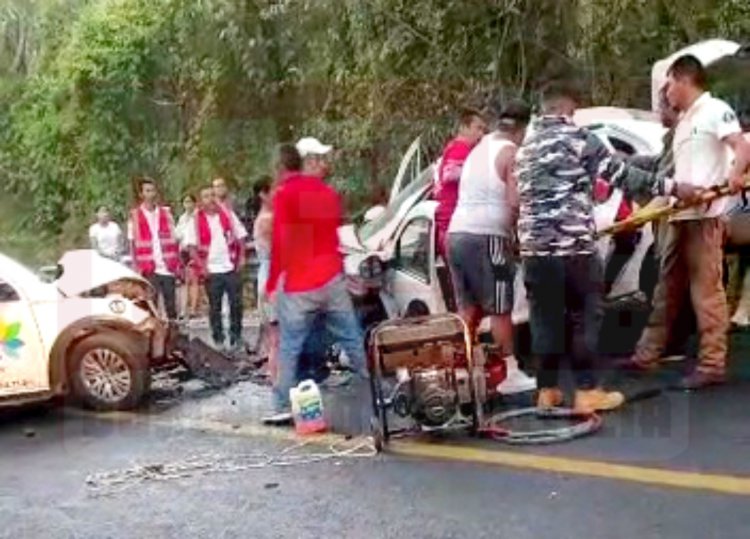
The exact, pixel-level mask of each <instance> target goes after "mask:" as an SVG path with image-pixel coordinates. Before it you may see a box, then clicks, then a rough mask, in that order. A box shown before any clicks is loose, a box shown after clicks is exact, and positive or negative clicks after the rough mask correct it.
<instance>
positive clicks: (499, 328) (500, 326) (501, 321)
mask: <svg viewBox="0 0 750 539" xmlns="http://www.w3.org/2000/svg"><path fill="white" fill-rule="evenodd" d="M490 332H491V333H492V339H493V340H494V341H495V345H497V346H499V347H500V350H501V352H502V354H503V356H510V355H513V321H512V319H511V315H510V314H500V315H496V316H491V317H490Z"/></svg>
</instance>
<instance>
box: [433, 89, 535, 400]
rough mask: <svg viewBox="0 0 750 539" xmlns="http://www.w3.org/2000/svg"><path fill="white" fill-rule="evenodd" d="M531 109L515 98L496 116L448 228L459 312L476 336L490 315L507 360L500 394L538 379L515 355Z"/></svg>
mask: <svg viewBox="0 0 750 539" xmlns="http://www.w3.org/2000/svg"><path fill="white" fill-rule="evenodd" d="M530 115H531V113H530V109H529V107H528V106H526V105H525V104H523V103H519V102H514V103H511V104H509V105H507V106H506V107H504V108H503V109H502V110H501V111H500V112H499V113H498V114H497V115H496V117H497V120H496V123H497V127H496V129H495V130H494V131H493V132H492V133H490V134H488V135H486V136H485V137H483V138H482V140H481V141H480V142H479V144H477V146H476V147H475V148H474V149H473V150H472V152H471V153H470V154H469V157H468V158H467V159H466V162H465V163H464V167H463V170H462V172H461V180H460V182H459V188H458V189H459V190H458V203H457V204H456V210H455V212H454V213H453V217H452V219H451V223H450V226H449V227H448V265H449V267H450V270H451V276H452V279H453V287H454V290H455V293H456V303H457V305H458V312H459V314H460V316H461V317H462V318H463V319H464V321H465V322H466V325H467V326H468V328H469V331H470V332H471V334H472V338H475V337H476V332H477V328H478V326H479V323H480V321H481V320H482V318H483V317H485V316H488V317H489V319H490V330H491V332H492V337H493V340H494V341H495V344H496V345H497V346H499V347H500V349H501V353H502V354H503V357H504V358H505V361H506V366H507V373H508V375H507V377H506V379H505V380H504V381H503V382H502V383H501V384H500V385H499V386H498V388H497V389H498V391H499V392H500V393H506V394H508V393H519V392H523V391H530V390H533V389H535V387H536V381H535V380H534V379H533V378H529V377H528V376H526V374H525V373H523V372H522V371H521V370H520V369H519V368H518V363H517V361H516V359H515V357H513V322H512V320H511V314H512V311H513V282H514V276H515V263H514V261H513V249H512V242H513V237H514V232H513V231H514V223H515V220H516V214H517V208H518V202H517V201H518V194H517V190H516V185H515V176H514V173H513V167H514V162H515V153H516V148H517V145H518V144H520V142H521V141H522V140H523V136H524V133H525V130H526V126H527V125H528V123H529V118H530Z"/></svg>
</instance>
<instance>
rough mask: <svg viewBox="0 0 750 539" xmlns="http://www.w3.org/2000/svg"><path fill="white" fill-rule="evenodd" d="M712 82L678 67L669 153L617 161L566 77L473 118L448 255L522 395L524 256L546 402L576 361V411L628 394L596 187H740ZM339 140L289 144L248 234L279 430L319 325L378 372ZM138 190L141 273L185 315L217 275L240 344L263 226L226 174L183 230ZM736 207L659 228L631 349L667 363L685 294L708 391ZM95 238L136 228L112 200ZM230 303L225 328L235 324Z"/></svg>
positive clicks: (470, 311)
mask: <svg viewBox="0 0 750 539" xmlns="http://www.w3.org/2000/svg"><path fill="white" fill-rule="evenodd" d="M705 88H706V80H705V71H704V69H703V67H702V65H701V64H700V62H699V61H698V60H697V59H696V58H694V57H692V56H684V57H681V58H679V59H678V60H677V61H675V62H674V64H673V65H672V67H671V69H670V70H669V74H668V82H667V85H666V87H665V88H664V89H663V90H662V105H661V108H662V111H661V112H662V119H663V122H664V124H665V127H667V128H668V133H667V135H666V136H665V140H664V143H665V144H664V152H663V153H662V155H660V156H655V157H654V158H652V159H646V160H643V159H641V160H635V159H634V160H628V159H626V158H623V157H622V156H618V155H616V154H615V153H614V152H613V151H612V150H611V149H610V148H609V147H607V146H606V145H605V144H604V143H603V142H602V141H601V140H600V139H599V138H598V137H596V136H595V135H593V134H591V133H590V132H589V131H588V130H586V129H584V128H580V127H577V126H576V125H575V124H574V123H573V121H572V118H573V115H574V112H575V110H576V107H577V106H578V103H579V98H578V95H577V93H576V91H575V90H573V88H572V86H570V85H567V84H564V83H553V84H550V85H548V86H547V87H546V88H545V89H544V91H543V96H542V100H541V104H540V105H541V113H540V114H539V116H538V117H536V118H535V119H533V121H532V118H531V109H530V107H529V106H528V105H527V104H525V103H523V102H520V101H513V102H510V103H505V104H504V105H503V106H500V107H497V108H496V109H492V110H490V111H489V112H486V111H479V110H474V109H468V110H466V111H464V113H463V114H462V115H461V118H460V121H459V129H458V132H457V134H456V137H455V138H454V139H453V140H451V141H450V142H449V143H448V144H447V146H446V147H445V150H444V153H443V156H442V159H441V160H440V164H439V167H438V171H437V174H436V178H435V189H434V197H435V199H436V200H437V202H438V207H437V211H436V227H437V231H436V232H437V233H436V241H437V246H436V247H437V249H436V252H437V253H438V255H439V256H442V257H443V258H444V260H446V261H447V264H448V268H449V271H450V275H451V282H452V285H453V291H454V294H455V296H456V303H457V308H458V312H459V314H460V316H461V317H462V318H463V319H464V320H465V321H466V324H467V327H468V328H469V329H470V331H471V332H472V333H475V332H476V331H477V328H478V325H479V322H480V320H481V319H482V318H484V317H489V320H490V328H491V333H492V336H493V339H494V341H495V343H496V344H497V345H498V346H499V347H500V349H501V350H502V353H503V355H504V357H505V358H506V363H507V367H508V369H507V372H508V375H507V377H506V380H505V382H504V384H505V386H506V387H505V388H504V389H505V390H507V391H508V392H511V393H512V392H515V391H524V390H528V389H530V388H532V387H535V386H536V385H537V384H536V382H535V381H534V380H533V379H530V378H529V377H528V376H527V375H526V374H525V373H524V372H523V371H522V370H520V369H519V367H518V364H517V362H516V360H515V358H514V357H513V355H512V351H513V348H514V347H513V330H512V321H511V311H512V309H513V305H514V297H513V296H514V280H515V275H516V271H517V268H518V266H519V262H520V266H521V267H522V270H523V276H524V281H525V285H526V291H527V294H528V300H529V306H530V327H531V334H532V348H533V352H534V354H535V355H536V356H537V357H538V359H539V363H540V368H539V370H538V387H539V392H538V397H537V398H538V405H539V406H540V407H545V408H546V407H556V406H560V405H562V404H563V393H562V391H561V390H560V387H559V380H558V373H559V370H560V366H561V364H562V363H563V361H565V360H569V362H570V368H571V370H572V371H573V373H574V381H575V386H576V392H575V396H574V402H573V403H572V406H573V407H574V408H575V409H576V410H578V411H581V412H585V413H590V412H594V411H605V410H612V409H615V408H617V407H619V406H620V405H621V404H622V403H623V401H624V397H623V395H622V394H621V393H619V392H617V391H612V390H608V389H605V388H604V387H603V382H602V380H601V379H600V373H601V371H602V366H601V365H600V364H599V356H598V354H597V350H598V339H599V330H600V327H601V319H602V294H603V292H604V290H605V288H606V281H607V280H608V279H607V277H606V276H605V272H604V268H603V263H602V261H601V260H600V259H599V257H598V256H597V249H596V247H595V237H596V234H595V232H596V231H595V226H594V219H593V207H594V200H595V196H601V192H602V190H603V191H604V195H605V197H606V196H607V193H609V192H610V191H611V189H613V188H619V189H621V190H623V192H624V194H625V196H626V198H627V199H634V200H637V201H639V202H642V201H644V200H648V199H650V198H652V197H656V196H672V197H676V198H677V199H679V200H680V201H682V202H683V203H686V204H690V203H691V202H694V201H695V200H696V199H697V197H698V196H699V194H700V192H701V190H703V189H707V188H711V187H713V186H716V185H720V184H724V183H725V182H727V181H728V182H729V185H730V186H731V188H732V189H733V190H735V191H738V190H740V189H741V188H742V187H743V186H744V176H743V175H744V173H745V172H746V169H747V168H748V164H749V163H750V147H749V146H748V144H747V143H746V142H745V141H744V139H743V137H742V136H741V130H740V126H739V124H738V121H737V118H736V116H735V114H734V112H733V111H732V109H731V108H730V107H729V106H728V105H727V104H726V103H724V102H723V101H720V100H718V99H716V98H714V97H712V96H711V95H710V93H708V92H707V91H706V89H705ZM331 151H332V148H331V146H328V145H325V144H322V143H321V142H320V141H319V140H317V139H315V138H309V137H306V138H303V139H301V140H299V141H298V142H297V143H296V144H294V145H291V144H288V145H282V146H280V148H279V151H278V159H277V167H276V168H277V170H276V171H275V177H273V178H271V177H266V178H263V179H262V181H259V182H257V183H256V184H255V186H254V193H253V200H254V202H253V204H252V206H253V207H252V213H253V215H254V219H253V223H252V238H251V239H252V243H253V246H254V250H255V253H256V256H257V260H258V264H259V268H258V276H257V278H258V290H259V307H260V311H261V313H262V314H263V319H264V321H265V323H264V325H263V331H262V335H263V337H262V340H263V342H264V343H265V344H264V348H265V354H266V355H268V356H269V370H270V373H271V378H272V380H273V386H274V391H273V405H274V413H273V414H272V415H270V416H269V417H267V418H265V420H266V421H267V422H269V423H274V424H275V423H285V422H288V421H290V420H291V413H290V412H291V410H290V402H289V391H290V389H291V388H292V387H293V386H294V385H295V384H296V383H297V382H298V381H299V380H300V379H301V377H302V376H303V375H302V374H301V368H302V366H301V365H300V357H301V356H302V355H303V353H304V350H305V347H306V346H307V343H308V342H309V341H310V338H311V336H314V334H315V333H316V332H319V331H321V330H323V328H325V330H327V331H328V332H329V333H330V335H332V336H333V337H334V338H335V340H336V341H337V342H338V344H339V345H340V346H341V348H342V350H343V351H344V352H345V354H346V356H347V358H348V360H349V363H350V366H351V372H352V374H351V376H353V377H357V378H367V376H368V374H367V368H366V358H365V350H364V343H363V329H362V328H361V327H360V325H359V322H358V320H357V318H356V316H355V313H354V310H353V306H352V301H351V298H350V296H349V294H348V292H347V289H346V286H345V279H344V275H343V258H342V254H341V252H340V249H339V241H338V233H337V230H338V228H339V227H340V225H341V224H342V223H343V210H342V204H341V199H340V197H339V195H338V193H337V192H336V191H335V190H334V189H333V188H332V187H331V186H330V185H329V184H327V183H326V181H325V179H326V177H327V176H328V175H329V174H330V171H331V165H332V163H331V159H330V156H331ZM138 194H139V204H138V205H137V206H136V207H134V208H133V209H132V211H131V212H130V216H129V221H128V226H127V233H126V234H127V236H126V237H127V240H128V245H129V247H130V249H129V250H130V252H131V254H132V258H133V264H134V267H135V268H136V269H137V271H138V272H140V273H141V274H142V275H143V276H144V277H146V278H147V279H148V280H149V281H150V282H151V283H152V284H153V286H154V289H155V290H156V291H157V292H158V294H159V296H160V298H161V300H162V302H163V304H164V306H165V310H166V313H167V315H168V316H169V317H170V318H175V317H177V314H178V313H177V307H176V295H177V294H176V288H177V286H176V284H177V282H178V281H179V282H181V283H183V284H184V286H182V287H181V288H182V289H184V291H185V292H184V294H183V296H184V299H183V303H182V304H183V310H182V313H183V314H187V315H188V316H189V315H193V314H195V312H196V309H197V306H198V302H199V297H200V286H201V284H203V286H204V287H205V290H206V294H207V296H208V303H209V320H210V326H211V335H212V340H213V344H214V345H215V346H216V347H217V348H223V349H228V350H235V349H237V347H238V346H240V345H241V343H242V339H241V329H242V328H241V322H242V271H243V269H242V268H243V265H244V262H245V243H246V239H248V236H249V235H248V231H247V227H246V226H244V225H243V223H242V222H241V220H240V219H239V218H238V214H237V211H238V208H237V207H236V205H235V204H234V202H233V199H232V197H231V196H230V194H229V190H228V188H227V184H226V182H225V181H224V180H223V179H222V178H217V179H215V180H214V181H213V183H212V184H211V185H208V186H206V187H204V188H202V189H201V190H200V193H199V196H198V198H197V199H196V198H195V197H194V196H193V195H186V196H185V198H184V200H183V206H184V210H185V212H184V214H183V215H181V216H180V218H179V220H178V221H177V224H175V223H174V219H173V217H172V213H171V212H170V210H169V209H168V208H167V207H164V206H161V205H159V203H158V198H159V197H158V189H157V186H156V184H155V182H154V181H153V180H151V179H148V178H143V179H141V180H140V182H139V185H138ZM724 210H725V208H724V207H723V205H722V203H721V202H718V203H714V204H713V205H712V206H711V207H709V208H704V207H690V208H688V209H685V210H683V211H681V212H679V213H677V214H675V215H674V216H672V217H671V218H670V219H669V220H668V221H665V222H662V223H659V224H658V226H657V228H658V234H657V236H658V239H657V244H658V249H659V254H660V271H661V278H660V283H659V285H658V286H657V289H656V292H655V298H654V309H653V312H652V314H651V318H650V320H649V323H648V326H647V328H646V330H645V331H644V334H643V336H642V338H641V340H640V342H639V344H638V347H637V350H636V353H635V355H634V356H633V357H632V358H628V359H627V360H626V361H623V362H621V365H620V366H621V367H623V368H627V369H631V370H632V369H634V370H639V371H643V370H651V369H653V368H655V367H656V366H657V365H658V362H659V360H660V358H661V357H662V355H663V353H664V351H665V349H666V347H667V344H668V341H669V337H670V335H674V334H675V333H676V329H677V327H676V326H677V316H678V314H679V313H680V311H681V310H682V307H683V305H682V298H683V297H684V296H685V291H686V290H689V293H690V298H691V300H692V303H693V308H694V310H695V313H696V315H697V321H698V332H699V336H700V352H699V358H698V359H699V361H698V366H697V368H696V370H695V371H694V372H692V373H691V374H689V375H688V376H687V377H686V378H685V379H684V380H682V382H681V386H682V387H684V388H689V389H698V388H701V387H705V386H708V385H713V384H720V383H723V382H724V381H725V377H726V374H725V373H726V355H727V336H726V334H727V329H728V316H727V303H726V296H725V293H724V290H723V284H722V246H723V241H724V230H725V219H724ZM90 236H91V241H92V246H93V247H94V248H96V249H98V250H99V252H100V253H101V254H102V255H104V256H109V257H114V258H116V257H117V256H119V255H120V254H122V245H123V242H122V240H121V238H122V231H121V229H120V228H119V226H118V225H117V224H116V223H114V222H112V220H111V218H110V216H109V212H108V211H107V208H100V209H99V211H98V213H97V222H96V223H95V224H94V225H92V227H91V230H90ZM610 280H611V279H610ZM225 297H227V298H228V309H229V319H230V324H229V328H228V331H225V329H224V328H223V327H222V302H223V301H224V298H225ZM321 324H323V325H321ZM227 333H228V340H227V338H226V337H227ZM499 389H502V388H499Z"/></svg>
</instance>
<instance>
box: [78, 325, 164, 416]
mask: <svg viewBox="0 0 750 539" xmlns="http://www.w3.org/2000/svg"><path fill="white" fill-rule="evenodd" d="M131 338H132V337H130V336H128V335H127V334H120V333H113V332H103V333H96V334H94V335H91V336H90V337H86V338H85V339H83V340H82V341H81V342H79V343H78V344H76V345H75V347H74V348H73V350H72V352H71V354H70V355H69V357H68V360H69V361H68V369H69V370H68V373H69V381H70V386H71V388H72V396H73V397H74V398H75V400H76V401H77V402H78V403H80V404H82V405H83V406H84V407H86V408H91V409H94V410H99V411H111V410H130V409H132V408H135V407H136V406H137V405H138V404H139V403H140V402H141V399H142V398H143V396H144V395H145V394H146V392H147V391H148V388H149V386H150V383H151V373H150V371H149V368H148V361H147V358H146V357H145V356H143V354H142V353H139V352H137V349H136V347H135V346H134V345H133V343H132V342H130V339H131Z"/></svg>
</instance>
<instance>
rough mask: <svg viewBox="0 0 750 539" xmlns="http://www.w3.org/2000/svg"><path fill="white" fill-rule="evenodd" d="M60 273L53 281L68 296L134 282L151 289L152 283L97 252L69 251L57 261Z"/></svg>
mask: <svg viewBox="0 0 750 539" xmlns="http://www.w3.org/2000/svg"><path fill="white" fill-rule="evenodd" d="M58 265H59V266H60V271H61V274H60V276H59V277H58V278H57V280H56V281H55V282H54V284H55V286H57V289H58V290H59V291H60V292H61V293H62V294H64V295H65V296H68V297H72V296H80V295H82V294H85V293H86V292H90V291H92V290H95V289H97V288H101V287H103V286H108V285H111V284H113V283H118V282H122V281H125V282H132V283H137V284H140V285H142V286H143V287H144V288H146V289H150V287H151V285H150V284H149V283H148V281H146V280H145V279H144V278H143V277H141V276H140V275H138V274H137V273H136V272H134V271H133V270H131V269H130V268H128V267H127V266H124V265H123V264H121V263H119V262H117V261H115V260H110V259H109V258H104V257H103V256H100V255H99V254H98V253H97V252H96V251H92V250H78V251H68V252H67V253H65V254H64V255H63V257H62V258H61V259H60V261H59V262H58Z"/></svg>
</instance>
